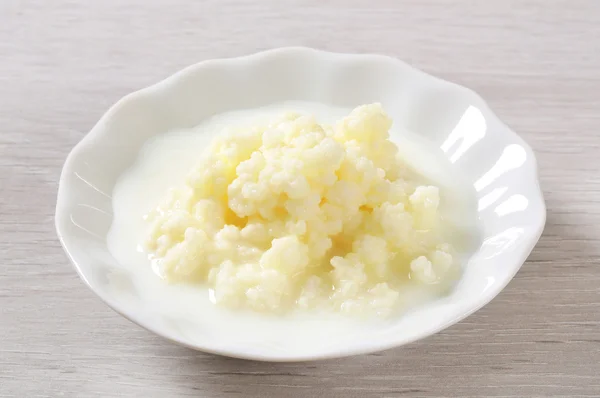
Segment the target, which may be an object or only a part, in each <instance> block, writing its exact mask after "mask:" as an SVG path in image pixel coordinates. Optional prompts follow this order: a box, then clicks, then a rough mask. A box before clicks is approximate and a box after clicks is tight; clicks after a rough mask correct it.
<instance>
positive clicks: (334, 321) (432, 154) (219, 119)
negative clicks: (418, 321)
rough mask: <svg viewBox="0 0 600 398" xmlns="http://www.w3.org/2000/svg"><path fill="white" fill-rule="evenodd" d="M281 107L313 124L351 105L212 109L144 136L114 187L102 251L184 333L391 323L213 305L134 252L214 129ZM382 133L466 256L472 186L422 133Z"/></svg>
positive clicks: (251, 334)
mask: <svg viewBox="0 0 600 398" xmlns="http://www.w3.org/2000/svg"><path fill="white" fill-rule="evenodd" d="M285 111H296V112H301V113H307V114H313V115H315V116H316V118H317V122H319V123H333V122H335V121H336V120H339V119H340V118H342V117H344V116H346V115H347V114H348V113H349V112H350V111H351V109H344V108H334V107H330V106H325V105H321V104H314V103H306V102H286V103H282V104H277V105H271V106H268V107H264V108H260V109H254V110H244V111H234V112H227V113H223V114H220V115H216V116H213V117H212V118H210V119H208V120H206V121H205V122H204V123H202V124H201V125H199V126H197V127H196V128H194V129H192V130H188V131H176V132H169V133H166V134H162V135H159V136H157V137H154V138H153V139H151V140H149V141H148V142H147V143H146V144H145V145H144V146H143V148H142V149H141V151H140V153H139V155H138V158H137V160H136V162H135V164H134V165H133V166H132V167H131V168H130V169H129V170H127V171H126V172H125V173H124V174H123V175H122V176H121V177H120V178H119V180H118V182H117V184H116V185H115V188H114V191H113V210H114V220H113V224H112V226H111V229H110V231H109V234H108V236H107V242H108V247H109V250H110V252H111V254H112V255H113V257H114V258H115V259H116V260H117V262H118V263H120V264H121V265H122V266H124V267H126V268H127V269H128V270H129V271H130V272H131V273H132V274H134V275H135V277H134V281H133V282H134V284H135V289H136V291H137V292H138V294H139V295H140V296H142V298H143V300H144V301H145V302H148V303H149V304H150V305H151V306H152V308H153V311H156V312H160V313H163V314H165V316H167V317H169V318H172V319H185V320H186V324H187V325H188V326H189V327H188V330H187V333H188V334H193V333H196V332H198V331H202V333H210V332H211V331H212V332H214V333H218V335H219V339H223V340H227V339H238V340H239V338H240V331H241V330H243V334H244V336H245V337H246V338H247V339H248V341H254V340H256V341H278V340H281V339H282V336H283V337H285V341H286V343H289V342H294V344H297V345H299V346H301V345H302V344H308V342H311V344H313V347H312V348H314V344H319V343H322V344H327V343H326V342H327V336H335V339H336V341H338V342H339V341H342V340H343V338H344V336H346V337H348V338H352V337H355V336H356V335H357V334H362V333H366V335H368V331H369V330H371V329H372V328H374V327H378V325H380V324H381V323H382V322H383V323H385V322H390V321H393V320H387V321H386V320H378V321H376V320H373V321H369V322H365V321H364V320H360V319H356V318H352V317H350V316H343V315H341V314H336V313H327V314H322V313H316V312H311V313H292V314H288V315H286V316H272V315H263V314H256V313H250V312H245V311H233V310H229V309H226V308H223V307H220V306H216V305H214V304H213V303H212V302H211V301H210V298H209V295H208V289H206V288H205V287H202V286H192V285H185V284H168V283H166V282H165V281H164V280H162V279H161V278H160V277H158V276H157V275H156V274H155V273H154V272H153V271H152V267H151V264H150V261H149V260H148V258H147V255H146V254H145V253H143V252H142V251H141V250H139V244H140V242H142V241H143V239H144V235H145V233H146V231H147V225H146V224H145V222H144V219H143V217H144V215H145V214H147V213H148V212H149V211H150V210H152V209H154V208H155V207H156V206H157V205H158V204H159V203H160V202H161V201H162V200H163V198H164V197H165V194H166V192H167V190H168V189H169V188H171V187H174V186H179V185H182V184H184V183H185V178H186V175H187V174H188V172H189V171H190V170H191V169H192V168H193V167H194V166H195V164H196V163H197V162H198V160H199V158H200V156H201V155H202V152H203V150H204V149H205V148H206V147H207V146H208V145H209V144H210V142H211V140H212V139H213V138H214V137H215V135H216V134H218V133H220V132H221V131H222V130H223V128H225V127H227V126H232V125H233V126H236V125H238V126H244V125H248V126H251V125H255V124H257V120H262V119H263V118H270V117H273V116H277V115H280V114H281V113H283V112H285ZM390 135H391V137H392V140H393V141H394V142H395V143H396V144H397V145H398V148H399V151H400V155H401V157H402V158H403V159H404V160H405V162H406V163H407V164H408V165H409V166H410V168H411V169H413V170H414V172H415V175H416V176H418V180H419V182H423V183H431V184H433V185H436V186H438V187H439V188H440V196H441V204H440V212H441V214H442V217H443V218H444V220H445V223H444V224H445V232H446V233H445V235H446V236H447V237H448V240H447V242H449V243H451V244H453V246H454V247H455V248H456V249H457V250H458V252H459V253H462V254H463V255H462V256H459V261H464V260H466V258H467V257H468V254H469V252H470V251H472V250H473V249H474V248H475V247H476V240H477V213H476V208H477V207H476V201H475V195H474V191H473V188H472V186H471V185H469V184H468V183H467V182H466V181H463V180H462V178H461V176H460V175H459V174H458V173H457V172H456V170H455V168H454V167H453V166H452V165H451V164H450V163H449V162H448V160H447V158H446V157H445V155H444V154H443V153H442V151H441V150H440V149H439V148H437V147H435V146H433V145H431V144H430V143H428V142H427V141H426V140H424V139H423V138H420V137H418V136H416V135H414V134H412V133H409V132H406V131H402V130H401V129H399V128H396V127H392V131H391V132H390ZM401 294H402V295H403V296H401V300H402V302H404V303H406V307H407V308H411V307H412V308H414V309H415V310H418V305H420V304H422V303H423V302H426V301H429V300H433V299H435V298H436V297H439V296H440V295H441V294H442V292H440V291H439V289H438V290H436V288H435V287H428V288H424V287H422V286H420V287H415V288H409V289H406V290H405V291H403V292H401ZM399 316H401V314H399ZM290 320H293V322H290ZM180 326H181V325H180Z"/></svg>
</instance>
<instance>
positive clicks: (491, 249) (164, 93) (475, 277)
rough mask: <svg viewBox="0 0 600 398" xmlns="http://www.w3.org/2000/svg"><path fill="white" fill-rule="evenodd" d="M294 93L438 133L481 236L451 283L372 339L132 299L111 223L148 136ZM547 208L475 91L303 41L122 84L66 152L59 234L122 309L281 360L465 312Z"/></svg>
mask: <svg viewBox="0 0 600 398" xmlns="http://www.w3.org/2000/svg"><path fill="white" fill-rule="evenodd" d="M286 100H301V101H312V102H321V103H325V104H330V105H335V106H341V107H354V106H356V105H358V104H363V103H369V102H375V101H378V102H382V103H383V104H384V107H385V109H386V110H387V111H388V113H389V114H390V116H391V117H392V118H393V119H394V122H395V123H400V124H402V125H403V126H404V127H406V128H407V129H409V130H411V131H413V132H415V133H417V134H420V135H423V136H425V137H427V138H428V139H429V140H431V141H432V142H434V143H435V144H437V145H439V147H440V148H441V149H442V150H443V152H444V153H445V154H446V155H447V156H448V159H449V160H450V161H451V162H452V163H453V164H454V165H455V167H457V168H458V169H459V170H460V171H461V173H463V174H464V176H465V177H466V178H467V179H468V180H469V181H471V182H472V183H473V186H474V188H475V190H476V194H477V199H478V213H479V218H480V224H481V230H482V235H483V243H482V244H481V246H480V248H479V249H478V251H477V252H476V253H475V254H474V255H473V256H472V257H471V259H470V261H469V262H468V264H466V265H465V267H464V273H463V275H462V278H461V280H460V282H459V283H458V285H457V287H456V289H455V290H454V291H453V293H452V294H450V295H449V296H448V297H445V298H443V299H440V300H438V301H436V302H434V303H432V304H429V305H427V306H425V307H423V308H421V309H419V310H418V311H413V312H410V313H408V314H406V315H404V316H402V317H399V318H398V319H397V320H395V321H394V322H392V323H391V324H390V325H389V326H386V327H382V328H381V329H380V330H377V331H376V332H375V333H373V335H372V336H371V338H370V339H368V340H366V339H357V340H350V341H347V340H345V341H342V342H340V344H337V345H336V344H332V345H327V346H322V345H318V346H315V349H314V350H312V351H310V350H309V351H307V350H303V351H302V352H298V351H295V350H294V345H293V344H288V343H289V342H286V341H285V339H283V340H282V341H279V342H276V343H274V342H269V341H262V342H259V341H244V339H243V336H241V337H240V340H239V341H222V340H220V339H219V336H218V331H217V333H211V331H206V333H203V332H202V331H198V333H195V334H193V335H190V333H185V332H183V330H185V327H182V325H185V324H186V320H183V319H173V318H169V317H165V316H164V315H162V314H158V313H156V312H154V311H153V309H152V308H149V306H147V305H145V303H144V302H143V301H142V300H140V299H136V298H137V294H136V291H135V289H134V288H133V283H132V278H135V275H131V274H129V273H128V272H126V271H124V270H123V267H121V266H120V265H119V264H118V263H116V261H115V260H114V259H113V258H112V256H111V255H110V253H109V252H108V250H107V246H106V234H107V232H108V230H109V227H110V225H111V221H112V203H111V192H112V189H113V187H114V184H115V182H116V180H117V179H118V177H119V175H120V173H122V172H123V171H124V170H125V169H127V168H128V167H129V166H131V165H132V163H133V161H134V160H135V157H136V155H137V152H138V150H139V148H140V147H141V145H142V144H143V143H144V141H145V140H147V139H148V138H149V137H152V136H154V135H156V134H159V133H162V132H166V131H168V130H172V129H180V128H189V127H193V126H195V125H197V124H199V123H200V122H201V121H202V120H203V119H205V118H206V117H208V116H210V115H213V114H215V113H220V112H224V111H228V110H235V109H246V108H254V107H258V106H262V105H266V104H269V103H276V102H281V101H286ZM545 218H546V210H545V205H544V201H543V197H542V194H541V190H540V187H539V183H538V178H537V170H536V162H535V157H534V154H533V152H532V151H531V149H530V148H529V146H528V145H527V144H526V143H525V142H523V140H522V139H520V138H519V137H518V136H517V135H516V134H515V133H514V132H513V131H512V130H510V128H508V127H507V126H506V125H504V124H503V123H502V122H501V121H500V120H499V119H498V118H497V117H496V116H495V115H494V114H493V113H492V112H491V110H490V109H489V108H488V107H487V105H486V104H485V102H484V101H483V100H482V99H481V98H480V97H479V96H477V95H476V94H475V93H473V92H472V91H470V90H468V89H466V88H464V87H461V86H458V85H456V84H453V83H449V82H446V81H443V80H440V79H437V78H434V77H432V76H429V75H427V74H425V73H423V72H421V71H418V70H416V69H414V68H412V67H410V66H408V65H406V64H404V63H402V62H401V61H398V60H395V59H392V58H389V57H384V56H377V55H348V54H335V53H327V52H323V51H317V50H312V49H306V48H283V49H277V50H271V51H266V52H262V53H258V54H255V55H251V56H245V57H239V58H233V59H223V60H213V61H206V62H202V63H199V64H197V65H193V66H191V67H188V68H186V69H184V70H182V71H181V72H178V73H176V74H175V75H173V76H171V77H169V78H167V79H166V80H163V81H161V82H159V83H157V84H155V85H153V86H151V87H148V88H146V89H143V90H140V91H138V92H135V93H133V94H130V95H128V96H126V97H125V98H123V99H122V100H120V101H119V102H118V103H117V104H115V105H114V106H113V107H112V108H111V109H109V111H108V112H107V113H106V114H105V115H104V116H103V117H102V119H101V120H100V121H99V122H98V123H97V125H96V126H95V127H94V128H93V129H92V130H91V131H90V133H89V134H87V135H86V136H85V137H84V139H83V140H82V141H81V142H80V143H79V144H78V145H77V146H76V147H75V148H74V149H73V151H72V152H71V153H70V155H69V156H68V158H67V160H66V163H65V166H64V168H63V172H62V175H61V179H60V186H59V192H58V199H57V207H56V228H57V232H58V236H59V238H60V240H61V243H62V244H63V246H64V248H65V251H66V252H67V254H68V256H69V258H70V259H71V261H72V262H73V264H74V265H75V268H76V270H77V272H78V273H79V275H80V276H81V278H82V279H83V280H84V281H85V282H86V284H87V285H88V286H89V287H90V288H91V289H92V290H93V291H94V292H95V293H96V294H97V295H98V296H99V297H100V298H101V299H102V300H103V301H105V302H106V303H107V304H108V305H109V306H111V307H112V308H113V309H115V310H116V311H117V312H119V313H121V314H122V315H124V316H125V317H127V318H129V319H130V320H132V321H134V322H135V323H137V324H139V325H141V326H143V327H145V328H147V329H148V330H151V331H153V332H155V333H157V334H159V335H161V336H163V337H165V338H168V339H170V340H172V341H175V342H178V343H180V344H184V345H187V346H190V347H193V348H196V349H199V350H202V351H207V352H214V353H218V354H223V355H229V356H234V357H241V358H251V359H258V360H273V361H297V360H310V359H321V358H329V357H339V356H346V355H352V354H358V353H366V352H373V351H377V350H382V349H386V348H390V347H394V346H399V345H402V344H405V343H408V342H411V341H414V340H417V339H420V338H423V337H426V336H429V335H431V334H433V333H435V332H437V331H439V330H442V329H444V328H446V327H448V326H450V325H452V324H454V323H456V322H458V321H459V320H461V319H463V318H464V317H466V316H468V315H469V314H471V313H473V312H474V311H476V310H477V309H479V308H481V307H482V306H484V305H485V304H486V303H488V302H489V301H490V300H491V299H492V298H493V297H495V296H496V295H497V294H498V293H499V292H500V291H501V290H502V289H503V288H504V287H505V286H506V284H507V283H508V282H509V281H510V280H511V279H512V277H513V276H514V275H515V273H516V272H517V271H518V270H519V268H520V267H521V265H522V264H523V262H524V261H525V259H526V258H527V256H528V255H529V253H530V252H531V250H532V248H533V247H534V245H535V243H536V242H537V240H538V239H539V237H540V235H541V233H542V230H543V227H544V223H545ZM115 286H119V289H115ZM116 292H119V293H116ZM123 292H125V293H123ZM125 296H126V297H125ZM213 332H215V331H213Z"/></svg>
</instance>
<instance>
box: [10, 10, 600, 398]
mask: <svg viewBox="0 0 600 398" xmlns="http://www.w3.org/2000/svg"><path fill="white" fill-rule="evenodd" d="M599 21H600V1H595V0H588V1H583V0H566V1H562V0H561V1H558V0H535V1H533V0H529V1H516V0H508V1H486V2H484V1H474V0H472V1H467V0H463V1H458V0H457V1H445V0H410V1H393V0H388V1H378V0H371V1H363V0H336V1H329V0H309V1H292V0H281V1H275V0H271V1H260V0H252V1H242V0H236V1H233V0H227V1H224V0H221V1H219V0H207V1H183V0H178V1H170V0H134V1H120V0H105V1H83V0H82V1H75V0H56V1H51V2H50V1H42V0H38V1H35V0H21V1H19V0H0V396H2V397H59V396H64V397H110V396H139V397H229V396H231V397H233V396H247V397H312V396H317V395H319V396H320V394H323V395H324V396H328V397H381V396H386V397H401V396H423V397H434V396H438V397H442V396H443V397H479V396H493V397H534V396H535V397H548V396H564V397H567V396H569V397H598V396H600V177H599V176H598V175H599V171H600V150H599V149H600V148H599V146H600V130H599V128H600V24H599V23H598V22H599ZM287 45H306V46H312V47H318V48H323V49H327V50H333V51H338V52H377V53H383V54H389V55H393V56H396V57H399V58H401V59H403V60H405V61H407V62H409V63H411V64H413V65H414V66H416V67H419V68H422V69H424V70H426V71H428V72H430V73H433V74H436V75H439V76H441V77H443V78H446V79H450V80H454V81H456V82H458V83H460V84H463V85H466V86H469V87H471V88H473V89H475V90H476V91H478V92H479V93H480V94H481V95H482V96H483V97H484V98H486V99H487V100H488V101H489V103H490V105H491V107H492V108H493V109H494V110H495V111H496V112H497V113H498V114H499V116H500V117H501V118H502V119H503V120H505V121H506V122H507V123H508V124H509V125H510V126H512V127H513V128H514V129H515V130H516V131H518V132H519V133H520V134H521V135H522V136H523V137H524V138H525V139H526V140H527V141H528V142H529V143H530V144H531V145H532V146H533V148H534V149H535V150H536V152H537V154H538V159H539V165H540V170H541V180H542V185H543V189H544V192H545V196H546V201H547V206H548V223H547V226H546V230H545V232H544V235H543V236H542V238H541V240H540V242H539V244H538V246H537V247H536V249H535V250H534V252H533V253H532V255H531V256H530V258H529V260H528V261H527V263H526V264H525V265H524V266H523V268H522V269H521V271H520V272H519V274H518V275H517V276H516V278H515V279H514V280H513V281H512V282H511V283H510V285H509V286H508V287H507V288H506V290H505V291H504V292H502V293H501V294H500V296H499V297H497V298H496V299H495V300H494V301H493V302H492V303H491V304H489V305H488V306H487V307H485V308H484V309H482V310H480V311H479V312H477V313H476V314H475V315H473V316H471V317H469V318H468V319H467V320H465V321H463V322H461V323H460V324H458V325H455V326H454V327H451V328H450V329H448V330H446V331H444V332H442V333H439V334H437V335H435V336H433V337H431V338H428V339H426V340H423V341H421V342H418V343H415V344H411V345H408V346H405V347H402V348H398V349H394V350H390V351H386V352H383V353H379V354H373V355H365V356H359V357H353V358H347V359H341V360H329V361H325V362H315V363H306V364H302V363H301V364H269V363H256V362H249V361H242V360H234V359H227V358H221V357H216V356H212V355H206V354H202V353H197V352H194V351H191V350H189V349H185V348H182V347H178V346H175V345H173V344H171V343H168V342H166V341H163V340H162V339H160V338H158V337H155V336H154V335H152V334H150V333H149V332H146V331H144V330H142V329H140V328H139V327H137V326H135V325H133V324H131V323H130V322H128V321H126V320H125V319H123V318H121V317H120V316H119V315H117V314H116V313H114V312H113V311H111V310H110V309H108V308H107V307H106V306H105V305H104V304H102V303H101V302H100V300H99V299H97V298H96V297H95V296H94V295H93V293H91V292H90V291H88V290H87V288H86V287H85V286H84V284H83V283H81V282H80V281H79V279H78V277H77V276H76V274H75V272H74V271H73V269H72V267H71V265H70V264H69V263H68V261H67V258H66V257H65V255H64V254H63V252H62V250H61V248H60V246H59V243H58V241H57V239H56V236H55V232H54V224H53V213H54V204H55V195H56V190H57V182H58V177H59V172H60V169H61V166H62V163H63V161H64V159H65V156H66V155H67V153H68V152H69V150H70V149H71V147H72V146H73V145H74V144H75V143H76V142H77V141H78V140H79V139H81V137H82V136H83V135H84V134H85V132H86V131H88V130H89V129H90V128H91V126H92V125H93V124H94V123H95V121H96V120H97V119H98V118H99V117H100V116H101V114H102V113H103V112H104V111H105V110H106V109H107V108H108V107H109V106H110V105H111V104H112V103H114V102H115V101H116V100H118V99H119V98H120V97H121V96H123V95H125V94H127V93H128V92H131V91H133V90H136V89H139V88H141V87H143V86H146V85H148V84H151V83H153V82H156V81H157V80H159V79H161V78H163V77H166V76H167V75H169V74H171V73H173V72H175V71H177V70H178V69H180V68H182V67H184V66H187V65H189V64H192V63H195V62H197V61H200V60H204V59H209V58H215V57H224V56H236V55H241V54H248V53H251V52H255V51H257V50H261V49H266V48H272V47H279V46H287Z"/></svg>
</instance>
